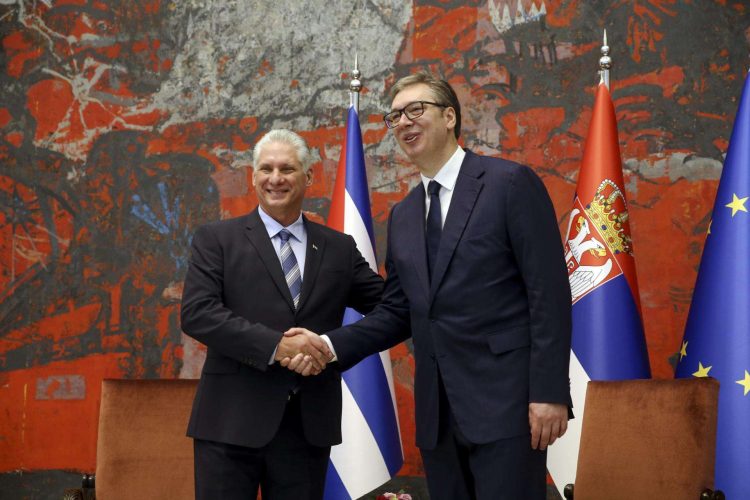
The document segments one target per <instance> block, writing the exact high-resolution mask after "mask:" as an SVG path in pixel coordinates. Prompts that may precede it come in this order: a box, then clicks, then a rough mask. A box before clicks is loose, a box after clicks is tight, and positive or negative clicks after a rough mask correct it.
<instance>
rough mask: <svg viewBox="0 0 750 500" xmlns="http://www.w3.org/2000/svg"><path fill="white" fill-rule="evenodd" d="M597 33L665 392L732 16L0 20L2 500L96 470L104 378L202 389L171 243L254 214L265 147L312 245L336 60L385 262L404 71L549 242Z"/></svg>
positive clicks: (85, 1)
mask: <svg viewBox="0 0 750 500" xmlns="http://www.w3.org/2000/svg"><path fill="white" fill-rule="evenodd" d="M604 28H606V29H607V32H608V37H609V45H610V46H611V49H612V52H611V55H612V58H613V60H614V68H613V71H612V96H613V100H614V104H615V109H616V114H617V120H618V124H619V130H620V137H619V138H620V149H621V152H622V157H623V162H624V172H625V182H626V190H627V197H628V200H629V202H630V207H629V208H630V217H631V218H630V223H631V230H632V233H633V234H632V235H633V241H634V242H635V246H634V253H635V255H636V257H637V261H638V281H639V284H640V292H641V304H642V311H643V320H644V328H645V332H646V338H647V344H648V349H649V356H650V363H651V367H652V371H653V374H654V376H655V377H671V376H672V372H673V367H672V365H671V360H673V359H674V358H673V353H674V352H676V351H677V350H678V349H679V343H680V339H681V338H682V334H683V329H684V325H685V320H686V314H687V309H688V306H689V303H690V298H691V295H692V290H693V286H694V282H695V276H696V268H697V265H698V263H699V259H700V254H701V250H702V246H703V240H704V236H705V233H706V230H707V228H708V223H709V219H710V210H711V207H712V204H713V198H714V195H715V191H716V187H717V182H718V179H719V175H720V173H721V168H722V166H721V165H722V161H723V158H724V155H725V153H726V147H727V141H728V137H729V134H730V132H731V125H732V121H733V114H734V111H735V109H736V107H737V103H736V100H737V98H738V96H739V95H740V89H741V85H742V81H743V77H744V73H745V71H746V70H747V69H748V66H749V65H750V60H749V59H748V38H749V35H748V33H750V32H749V31H748V30H749V29H750V7H748V4H747V3H746V2H743V1H739V0H713V1H712V0H693V1H688V0H684V1H677V0H620V1H610V0H606V1H605V0H601V1H594V0H591V1H583V0H481V1H448V0H445V1H441V0H432V1H430V0H413V1H412V2H402V1H400V0H399V1H396V0H361V1H356V2H330V1H323V0H314V1H308V2H299V1H297V0H278V1H274V2H262V1H250V0H244V1H243V0H201V1H198V0H180V1H176V0H175V1H171V2H170V1H166V0H165V1H159V0H138V1H136V0H127V1H120V0H117V1H115V0H68V1H62V0H60V1H58V0H26V1H24V0H0V44H1V45H2V52H0V207H2V212H1V213H0V473H1V474H0V497H2V498H6V497H7V498H19V497H21V496H27V497H31V496H32V495H36V496H34V498H41V497H43V496H44V495H51V496H54V495H56V494H58V493H59V491H58V490H55V491H53V489H54V488H56V487H57V482H60V481H62V479H60V478H63V479H65V480H66V481H67V480H69V479H70V478H73V481H75V479H74V478H75V475H74V474H73V473H74V472H76V471H91V470H93V468H94V464H95V450H96V442H95V440H96V418H97V412H98V403H99V393H100V382H101V379H102V378H105V377H125V378H177V377H182V378H194V377H197V376H198V375H199V371H200V367H201V364H202V360H203V350H202V349H201V347H200V346H199V345H197V344H195V343H194V342H192V341H191V340H190V339H188V338H186V337H185V336H184V335H183V334H182V333H181V332H180V327H179V321H178V313H179V302H180V295H181V289H182V280H183V278H184V274H185V270H186V265H187V260H186V259H187V249H188V244H189V242H190V238H191V234H192V232H193V231H194V229H195V228H196V227H197V226H198V225H200V224H202V223H204V222H206V221H210V220H215V219H218V218H226V217H231V216H236V215H240V214H243V213H245V212H247V211H249V210H250V209H251V208H253V207H254V206H255V204H256V199H255V195H254V193H253V191H252V189H251V188H250V187H249V186H250V183H249V178H250V175H251V173H252V154H251V148H252V145H253V144H254V143H255V141H256V140H257V139H258V137H259V136H260V135H261V134H263V133H264V132H265V131H267V130H268V129H270V128H273V127H288V128H292V129H294V130H297V131H299V132H300V133H301V134H302V135H303V136H304V137H305V138H306V139H307V140H308V141H309V143H310V145H311V147H312V148H313V154H314V157H315V164H314V166H313V169H314V175H315V185H314V186H313V189H312V190H311V192H310V193H309V194H310V196H309V199H308V200H306V202H305V206H304V209H305V210H306V212H307V213H308V215H309V216H310V217H311V218H313V219H315V220H319V221H323V220H325V218H326V216H327V213H328V209H329V205H330V195H331V192H332V189H333V182H334V175H335V171H336V163H337V161H338V156H339V152H340V144H341V143H342V138H343V134H344V127H345V112H346V108H347V106H348V104H349V101H348V95H347V88H348V81H349V78H350V76H349V71H350V69H351V67H352V62H353V58H354V54H355V53H358V54H359V60H360V68H361V70H362V71H363V75H364V76H363V82H364V87H365V89H364V91H363V93H362V97H361V112H360V116H361V120H362V129H363V138H364V142H365V156H366V162H367V166H368V177H369V184H370V187H371V190H372V205H373V217H374V222H375V232H376V240H377V245H378V247H379V248H378V251H377V254H378V255H380V256H381V258H382V256H383V255H384V248H383V247H384V243H385V242H384V239H385V221H386V217H387V214H388V211H389V209H390V207H391V206H392V205H393V204H394V203H396V202H398V201H399V200H400V199H402V198H403V197H404V196H405V194H406V193H407V192H408V190H409V189H410V188H411V187H412V186H414V185H415V184H416V183H417V181H418V176H417V175H416V173H415V170H414V169H413V168H411V167H409V165H408V162H407V161H406V160H405V158H404V157H403V156H402V155H401V154H400V153H399V151H398V147H397V145H396V143H395V141H394V140H393V139H392V137H391V136H389V135H388V134H387V132H386V129H385V127H384V126H383V123H382V120H381V113H382V112H383V110H386V109H388V104H389V101H388V99H387V96H386V92H387V89H388V88H389V86H390V85H391V84H392V83H393V82H394V81H395V80H396V79H397V78H399V77H400V76H403V75H406V74H408V73H410V72H413V71H416V70H418V69H423V68H427V69H430V70H432V71H435V72H437V73H440V74H442V75H444V77H445V78H446V79H448V80H449V81H450V82H451V83H452V85H453V86H454V87H455V88H456V90H457V92H458V94H459V97H460V99H461V102H462V104H463V115H464V118H463V133H462V142H463V144H464V145H465V146H466V147H469V148H472V149H474V150H475V151H478V152H481V153H485V154H490V155H502V156H504V157H507V158H510V159H513V160H516V161H519V162H521V163H525V164H528V165H530V166H531V167H532V168H534V170H536V172H537V173H538V174H539V175H540V176H541V177H542V179H543V180H544V182H545V184H546V186H547V188H548V189H549V191H550V193H551V195H552V198H553V201H554V203H555V207H556V209H557V216H558V219H559V221H560V226H561V233H562V232H563V231H564V230H565V227H564V226H565V221H567V219H568V216H569V210H570V206H571V200H572V196H573V190H574V187H575V183H576V180H577V174H578V168H579V165H580V161H581V157H582V153H583V144H584V141H585V135H586V131H587V128H588V123H589V118H590V116H591V106H592V105H593V102H594V99H593V93H594V91H595V84H596V82H597V75H596V70H597V61H598V58H599V48H600V46H601V35H602V31H603V29H604ZM561 237H562V236H561ZM410 351H411V345H410V344H408V343H407V344H405V345H401V346H399V347H397V348H395V349H394V350H393V351H392V356H393V362H394V377H395V381H396V390H397V397H398V402H399V405H400V410H399V411H400V420H401V426H402V432H403V435H404V446H405V452H406V465H405V466H404V468H403V469H402V472H401V474H402V475H405V476H420V475H422V470H421V463H420V461H419V458H418V453H417V451H416V450H415V448H414V444H413V430H414V421H413V402H412V395H411V393H412V388H413V366H414V365H413V361H412V357H411V353H410ZM19 471H21V472H19ZM48 490H49V491H48Z"/></svg>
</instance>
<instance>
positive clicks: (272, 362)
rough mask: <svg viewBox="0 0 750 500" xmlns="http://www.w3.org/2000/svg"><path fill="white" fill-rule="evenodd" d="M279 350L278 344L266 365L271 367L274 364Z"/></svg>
mask: <svg viewBox="0 0 750 500" xmlns="http://www.w3.org/2000/svg"><path fill="white" fill-rule="evenodd" d="M278 349H279V346H278V344H277V345H276V347H274V348H273V353H271V359H269V360H268V364H269V365H272V364H274V363H275V362H276V351H277V350H278Z"/></svg>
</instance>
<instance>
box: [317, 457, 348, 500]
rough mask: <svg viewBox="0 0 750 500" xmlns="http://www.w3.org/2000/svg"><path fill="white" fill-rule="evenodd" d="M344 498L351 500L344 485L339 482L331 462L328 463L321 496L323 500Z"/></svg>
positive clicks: (337, 474) (340, 499)
mask: <svg viewBox="0 0 750 500" xmlns="http://www.w3.org/2000/svg"><path fill="white" fill-rule="evenodd" d="M345 498H349V499H350V498H351V495H349V492H348V491H346V487H345V486H344V483H343V482H341V478H340V477H339V473H338V472H336V468H335V467H334V466H333V462H331V461H330V460H329V461H328V473H327V474H326V488H325V493H324V494H323V500H342V499H345Z"/></svg>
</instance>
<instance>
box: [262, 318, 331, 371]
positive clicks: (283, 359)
mask: <svg viewBox="0 0 750 500" xmlns="http://www.w3.org/2000/svg"><path fill="white" fill-rule="evenodd" d="M274 359H275V360H276V361H278V362H279V364H281V366H283V367H285V368H289V369H290V370H292V371H294V372H297V373H299V374H300V375H303V376H305V377H306V376H308V375H317V374H319V373H320V372H322V371H323V370H324V369H325V367H326V365H327V364H328V362H329V361H331V359H333V353H331V350H330V349H329V348H328V344H326V342H325V340H323V339H321V338H320V336H319V335H317V334H316V333H313V332H311V331H310V330H308V329H306V328H290V329H289V330H287V331H286V332H284V336H283V337H282V338H281V341H280V342H279V346H278V348H277V349H276V356H275V358H274Z"/></svg>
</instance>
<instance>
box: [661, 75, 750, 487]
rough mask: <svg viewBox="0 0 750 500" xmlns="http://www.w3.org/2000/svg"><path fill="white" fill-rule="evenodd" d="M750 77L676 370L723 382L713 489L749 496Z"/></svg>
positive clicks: (720, 393) (726, 164) (728, 152)
mask: <svg viewBox="0 0 750 500" xmlns="http://www.w3.org/2000/svg"><path fill="white" fill-rule="evenodd" d="M749 201H750V78H746V79H745V87H744V89H743V91H742V97H741V98H740V105H739V110H738V111H737V116H736V117H735V120H734V130H733V131H732V137H731V138H730V141H729V149H728V150H727V156H726V159H725V161H724V168H723V170H722V172H721V180H720V181H719V189H718V191H717V193H716V201H715V202H714V208H713V212H712V214H711V223H710V224H709V226H708V235H707V236H706V243H705V245H704V247H703V256H702V257H701V265H700V269H699V270H698V279H697V281H696V284H695V290H694V292H693V300H692V303H691V304H690V313H689V314H688V320H687V325H686V326H685V337H684V338H683V341H682V345H681V346H680V359H679V362H678V364H677V370H676V372H675V377H714V378H716V379H717V380H719V382H720V383H721V390H720V391H719V415H718V416H719V420H718V428H717V431H716V467H715V469H714V471H715V478H716V480H715V484H716V488H717V489H720V490H722V491H723V492H724V494H725V495H726V497H727V498H750V307H749V306H750V300H748V297H750V259H748V256H750V212H748V210H750V203H748V202H749Z"/></svg>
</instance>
